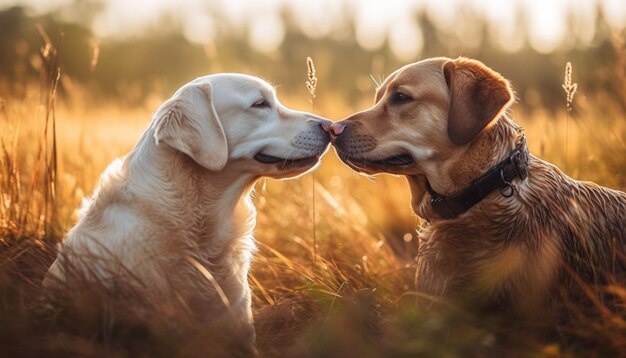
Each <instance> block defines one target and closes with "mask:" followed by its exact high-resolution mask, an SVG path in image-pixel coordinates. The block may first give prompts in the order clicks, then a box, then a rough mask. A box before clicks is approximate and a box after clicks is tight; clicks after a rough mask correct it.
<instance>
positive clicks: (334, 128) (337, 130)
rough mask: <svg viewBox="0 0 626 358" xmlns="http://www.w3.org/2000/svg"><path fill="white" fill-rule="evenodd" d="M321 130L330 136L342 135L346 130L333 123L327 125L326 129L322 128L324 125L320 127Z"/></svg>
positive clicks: (342, 126)
mask: <svg viewBox="0 0 626 358" xmlns="http://www.w3.org/2000/svg"><path fill="white" fill-rule="evenodd" d="M322 128H324V130H325V131H326V132H327V133H328V134H330V135H331V136H338V135H341V133H343V130H344V129H346V126H344V125H343V124H341V123H338V122H334V123H331V124H330V125H328V126H327V127H324V125H322Z"/></svg>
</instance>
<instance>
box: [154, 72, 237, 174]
mask: <svg viewBox="0 0 626 358" xmlns="http://www.w3.org/2000/svg"><path fill="white" fill-rule="evenodd" d="M212 93H213V91H212V88H211V85H210V84H209V83H208V82H206V83H203V84H191V85H186V86H184V87H183V88H181V89H179V90H178V91H177V92H176V93H175V94H174V96H173V97H172V98H171V99H169V100H168V101H167V102H165V103H164V104H163V105H162V106H161V108H159V110H158V112H157V119H156V128H155V131H154V138H155V139H156V142H157V144H159V143H161V142H163V143H165V144H167V145H169V146H170V147H172V148H174V149H176V150H178V151H181V152H183V153H185V154H187V155H188V156H189V157H191V159H193V160H194V161H195V162H196V163H198V164H199V165H201V166H203V167H205V168H207V169H209V170H214V171H217V170H221V169H223V168H224V166H225V165H226V161H227V160H228V144H227V142H226V135H225V134H224V128H222V124H221V123H220V119H219V117H218V116H217V113H216V111H215V106H214V105H213V94H212Z"/></svg>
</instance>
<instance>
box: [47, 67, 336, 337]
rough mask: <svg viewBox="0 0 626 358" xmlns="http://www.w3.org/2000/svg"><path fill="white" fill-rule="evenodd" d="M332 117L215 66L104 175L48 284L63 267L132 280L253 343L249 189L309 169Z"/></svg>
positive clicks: (65, 271)
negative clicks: (238, 328) (241, 330)
mask: <svg viewBox="0 0 626 358" xmlns="http://www.w3.org/2000/svg"><path fill="white" fill-rule="evenodd" d="M328 125H330V121H327V120H325V119H322V118H320V117H317V116H314V115H312V114H309V113H304V112H297V111H293V110H290V109H288V108H286V107H284V106H283V105H282V104H281V103H280V102H279V101H278V99H277V98H276V94H275V91H274V88H273V87H271V86H270V85H269V84H267V83H266V82H264V81H262V80H260V79H258V78H255V77H251V76H247V75H241V74H216V75H211V76H206V77H201V78H198V79H196V80H194V81H192V82H190V83H188V84H186V85H185V86H183V87H182V88H181V89H179V90H178V91H177V92H176V93H175V94H174V96H173V97H172V98H171V99H169V100H168V101H166V102H165V103H164V104H163V105H162V106H161V107H160V108H159V109H158V110H157V112H156V114H155V115H154V117H153V119H152V122H151V124H150V126H149V127H148V129H147V130H146V132H145V133H144V135H143V137H142V138H141V140H140V141H139V143H138V144H137V146H136V147H135V148H134V149H133V150H132V151H131V152H130V153H129V154H128V155H127V156H126V157H125V158H124V159H123V160H118V161H116V162H114V163H113V164H111V165H110V166H109V168H108V169H107V170H106V171H105V173H104V174H103V175H102V178H101V181H100V184H99V186H98V188H97V189H96V191H95V193H94V194H93V196H92V197H91V199H89V200H87V201H86V202H85V203H84V205H83V209H82V215H81V218H80V220H79V221H78V223H77V224H76V226H75V227H74V228H73V229H72V230H71V231H70V232H69V233H68V235H67V237H66V239H65V240H64V242H63V244H62V246H61V249H60V253H59V257H58V258H57V259H56V261H55V262H54V263H53V265H52V267H51V268H50V270H49V271H48V274H47V275H46V278H45V279H44V286H45V287H48V288H50V287H59V285H60V284H61V283H63V282H66V283H67V282H68V281H69V280H70V277H71V276H72V275H70V274H71V272H70V270H69V267H71V268H72V271H74V269H77V271H79V272H81V275H82V277H84V276H85V275H87V276H88V277H89V279H95V280H98V281H99V282H103V281H104V282H107V280H111V279H120V278H125V277H133V278H134V279H137V280H138V281H140V282H141V284H142V285H144V286H146V287H149V288H150V289H151V290H154V292H157V293H159V292H162V293H164V294H166V293H169V294H171V292H172V291H175V292H176V295H180V296H182V297H184V298H187V299H189V302H193V303H195V304H197V305H198V306H199V307H195V308H196V311H199V312H201V315H202V316H203V318H205V319H209V320H210V319H212V318H217V317H218V316H221V315H222V313H223V312H227V311H228V310H230V312H231V313H232V314H233V316H235V317H236V318H237V319H238V320H241V321H242V322H244V324H245V326H246V327H248V329H246V330H247V331H248V332H247V333H250V339H252V340H253V339H254V328H253V326H252V312H251V297H250V288H249V286H248V279H247V275H248V269H249V267H250V260H251V256H252V253H253V251H254V248H255V244H254V240H253V237H252V232H253V230H254V226H255V216H256V212H255V208H254V207H253V205H252V202H251V200H250V192H251V191H252V188H253V186H254V184H255V182H256V181H257V179H259V178H260V177H262V176H270V177H273V178H287V177H293V176H297V175H300V174H303V173H304V172H306V171H308V170H311V169H312V168H314V167H315V166H316V165H317V164H318V163H319V159H320V157H321V156H322V155H323V153H324V152H325V151H326V149H327V147H328V143H329V137H328V135H327V134H326V133H325V132H324V130H323V129H322V126H324V127H327V126H328ZM200 281H202V283H203V284H204V286H203V288H198V285H197V283H199V282H200ZM207 282H210V285H207ZM207 287H208V288H207Z"/></svg>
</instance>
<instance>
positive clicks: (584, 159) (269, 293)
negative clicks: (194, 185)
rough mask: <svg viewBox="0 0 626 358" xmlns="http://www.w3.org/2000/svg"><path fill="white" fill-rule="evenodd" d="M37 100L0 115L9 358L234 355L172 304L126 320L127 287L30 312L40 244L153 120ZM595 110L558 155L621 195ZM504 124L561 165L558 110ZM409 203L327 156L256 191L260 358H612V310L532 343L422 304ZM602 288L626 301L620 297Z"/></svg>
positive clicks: (617, 318) (335, 107) (337, 107)
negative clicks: (510, 357) (310, 169)
mask: <svg viewBox="0 0 626 358" xmlns="http://www.w3.org/2000/svg"><path fill="white" fill-rule="evenodd" d="M52 84H53V85H54V83H52ZM44 85H45V84H44ZM42 88H45V89H46V91H50V90H51V87H50V86H47V87H42ZM46 91H44V92H43V94H42V95H33V96H32V97H27V98H26V99H24V100H21V101H15V100H12V99H9V100H5V101H2V102H1V103H0V133H2V134H1V139H2V144H3V145H2V156H1V158H0V166H1V169H0V190H1V192H0V194H1V201H0V230H1V232H0V292H1V294H0V347H4V349H5V351H6V353H8V354H11V355H41V354H44V352H45V354H53V355H64V354H72V355H77V354H82V355H95V356H101V355H108V356H126V355H140V356H155V355H156V356H173V355H181V356H204V355H206V354H207V353H212V354H214V355H231V356H237V355H245V354H246V352H244V351H241V350H240V349H239V348H238V346H237V344H236V342H233V341H232V340H229V339H228V337H227V336H225V335H224V334H223V332H222V334H218V333H219V332H220V331H218V330H216V329H215V328H208V327H207V325H206V324H205V322H197V321H195V320H194V319H193V317H188V316H186V315H185V314H184V310H183V309H181V308H180V307H178V306H176V304H173V303H172V302H168V303H167V304H164V305H161V306H157V307H153V308H152V310H150V311H149V312H145V311H142V310H133V309H132V307H133V306H132V304H131V303H130V302H141V301H142V297H145V294H146V293H145V292H140V291H133V290H132V289H128V288H124V287H118V288H117V290H115V291H111V290H107V289H105V288H104V287H98V286H97V285H95V286H94V285H90V286H87V285H85V287H81V288H80V289H79V288H76V289H75V290H73V292H80V293H81V294H80V295H78V298H74V299H72V300H70V299H68V300H67V301H66V302H64V304H62V305H61V308H60V309H59V308H58V309H56V310H46V309H44V310H42V309H41V306H40V305H38V299H37V297H38V289H39V282H40V280H41V277H42V276H43V274H44V272H45V270H46V267H47V265H49V264H50V262H51V259H52V258H53V257H54V253H55V252H54V247H53V246H52V245H50V243H51V242H52V241H54V240H59V239H60V238H61V236H62V232H64V231H65V230H67V229H68V228H69V227H71V225H72V224H73V222H74V221H75V219H76V218H75V214H74V213H75V209H76V208H77V207H78V206H79V204H80V200H81V198H82V197H83V196H85V195H88V194H89V193H90V192H91V191H92V189H93V188H94V186H95V184H96V182H97V180H98V176H99V174H100V172H101V171H102V170H103V169H104V168H105V166H106V165H107V164H108V163H109V162H110V161H111V160H112V159H113V158H115V157H117V156H120V155H123V154H124V153H126V152H128V151H129V150H130V149H131V148H132V146H133V145H134V144H135V143H136V141H137V139H138V138H139V136H140V134H141V133H142V131H143V130H144V129H145V127H146V126H147V125H148V122H149V120H150V117H151V112H152V110H153V109H154V108H155V106H149V107H151V108H143V109H141V108H140V109H132V110H129V109H121V108H117V107H115V106H99V107H97V108H85V107H80V106H76V105H75V104H74V105H69V104H68V105H66V106H62V107H61V108H58V109H57V108H56V107H55V106H54V101H52V102H51V101H50V98H48V97H46V93H50V92H46ZM51 94H52V99H54V96H53V93H51ZM77 96H78V94H77ZM281 96H282V97H283V100H284V102H286V104H287V105H290V106H292V107H294V108H301V109H307V102H306V100H302V99H296V98H289V97H286V98H285V96H284V94H281ZM332 97H334V96H328V98H332ZM41 99H44V100H43V101H42V100H41ZM323 99H324V96H319V97H318V98H317V99H316V103H315V104H316V107H317V108H318V109H319V111H318V113H320V114H322V115H325V116H328V117H331V118H334V119H338V118H341V117H343V116H344V115H347V114H349V113H350V112H352V111H354V110H357V109H358V108H349V107H346V106H345V105H342V104H341V103H334V102H330V101H326V102H324V100H323ZM602 101H603V99H602V98H597V99H593V100H591V99H589V98H588V97H585V98H584V99H582V100H580V101H579V102H577V103H576V105H577V106H578V111H577V112H576V111H575V112H576V113H577V114H575V115H574V114H573V113H572V116H573V118H574V120H573V123H571V125H570V128H569V131H568V138H567V140H568V142H569V144H570V145H569V154H568V156H569V157H570V158H576V161H575V162H570V163H569V168H568V171H569V174H570V175H572V176H574V177H579V178H584V179H587V180H593V181H596V182H598V183H600V184H603V185H607V186H611V187H614V188H618V189H622V190H624V189H626V171H625V170H624V168H625V167H626V156H625V155H624V152H625V151H624V150H625V149H626V143H625V138H626V120H625V119H626V118H625V116H624V114H623V113H621V112H619V111H618V110H617V109H615V107H614V106H612V105H611V104H609V103H604V102H602ZM308 105H310V103H309V104H308ZM516 112H517V113H516ZM514 116H515V117H516V118H517V119H518V121H519V122H520V123H521V124H522V125H523V126H525V127H526V132H527V134H528V138H529V142H530V147H531V151H533V152H534V153H535V154H538V155H540V156H542V157H544V158H546V159H548V160H550V161H552V162H554V163H556V164H557V165H563V164H564V163H565V161H566V157H565V153H564V151H563V148H564V142H565V140H566V138H565V136H564V131H563V128H564V126H565V123H566V121H567V117H566V114H565V113H561V114H558V115H556V116H550V115H548V114H547V113H545V112H543V111H542V110H541V109H534V110H533V111H525V110H521V109H520V110H517V109H516V110H515V111H514ZM55 119H57V120H56V122H55ZM313 180H315V185H314V187H315V190H314V191H311V187H312V181H313ZM313 195H315V203H316V204H315V211H316V212H317V215H316V216H314V217H313V220H315V218H317V223H316V225H315V231H313V223H312V222H311V220H312V219H311V218H312V216H311V212H312V211H313V208H312V203H313V202H314V197H313ZM409 198H410V196H409V191H408V188H407V187H406V184H405V183H404V180H403V179H402V178H398V177H391V176H379V177H376V178H366V177H363V176H360V175H357V174H355V173H354V172H352V171H350V170H349V169H347V168H346V167H344V166H343V165H342V164H341V163H340V162H339V161H338V160H337V159H336V158H335V156H334V153H332V152H331V153H329V155H328V156H327V157H325V158H324V162H323V164H322V166H321V167H320V169H319V170H318V171H317V172H316V175H315V176H312V175H307V176H304V177H302V178H300V179H297V180H292V181H273V180H268V181H261V182H260V184H259V185H258V187H257V190H256V194H255V196H254V202H255V204H256V206H257V208H258V213H259V217H258V224H257V230H256V238H257V240H258V243H259V248H260V250H259V252H258V254H257V255H256V257H255V261H254V264H253V268H252V272H251V274H250V283H251V285H252V287H253V292H254V311H255V315H256V326H257V344H258V347H259V350H260V352H261V353H262V354H263V355H265V356H311V357H314V356H345V355H350V356H396V355H411V356H414V355H426V356H458V355H481V354H486V352H489V353H491V354H503V353H509V354H510V353H512V352H515V353H517V354H519V355H539V356H555V355H598V356H600V355H604V354H619V353H620V352H623V349H624V348H625V345H626V339H625V338H624V337H626V324H624V322H625V320H626V317H625V314H626V308H624V307H623V305H622V306H619V305H617V311H615V312H609V314H608V315H607V314H604V315H602V314H598V313H597V311H598V309H594V310H592V311H593V312H591V313H588V314H587V313H583V312H580V314H579V315H578V316H576V317H574V319H573V321H572V322H570V323H568V324H567V325H566V326H563V327H560V329H552V330H550V335H548V336H545V335H542V336H541V337H538V336H536V335H532V334H525V333H524V332H525V331H522V330H521V328H519V329H518V328H514V327H510V324H507V325H505V326H504V327H503V326H502V325H498V323H497V322H498V319H497V317H494V319H493V320H491V319H489V318H486V317H484V316H481V317H475V316H473V315H471V314H469V313H467V312H463V311H455V310H452V311H455V313H454V314H449V315H442V314H434V313H431V312H428V310H426V309H424V308H420V306H418V305H417V304H416V302H417V298H418V297H420V294H419V292H415V290H414V282H415V278H414V274H415V269H414V266H413V264H414V260H413V258H414V257H413V256H414V255H415V252H416V251H415V248H416V231H415V230H416V229H417V228H418V227H419V224H420V222H419V220H418V219H417V218H416V217H415V216H414V215H413V214H412V213H411V210H410V206H409ZM55 227H57V228H55ZM314 238H315V239H316V241H317V245H318V248H315V246H314ZM609 289H610V290H612V291H611V292H612V294H613V295H614V296H616V297H618V302H621V303H622V304H624V303H626V293H625V292H626V287H624V286H620V285H614V286H611V287H610V288H609ZM600 311H602V310H601V309H600ZM138 312H141V314H139V313H138ZM226 332H229V331H226ZM542 332H543V331H542Z"/></svg>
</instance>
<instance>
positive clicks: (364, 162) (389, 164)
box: [338, 152, 415, 171]
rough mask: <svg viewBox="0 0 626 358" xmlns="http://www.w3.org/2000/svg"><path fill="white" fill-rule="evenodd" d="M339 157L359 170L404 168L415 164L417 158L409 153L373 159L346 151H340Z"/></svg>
mask: <svg viewBox="0 0 626 358" xmlns="http://www.w3.org/2000/svg"><path fill="white" fill-rule="evenodd" d="M338 154H339V157H340V158H341V160H343V161H344V162H345V163H346V164H348V165H349V166H351V167H353V168H354V169H357V170H368V169H375V170H385V171H394V170H402V169H405V168H406V167H409V166H411V165H413V164H415V160H414V159H413V157H412V156H411V155H409V154H396V155H392V156H390V157H387V158H384V159H377V160H372V159H369V158H367V157H357V156H352V155H349V154H347V153H344V152H338Z"/></svg>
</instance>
